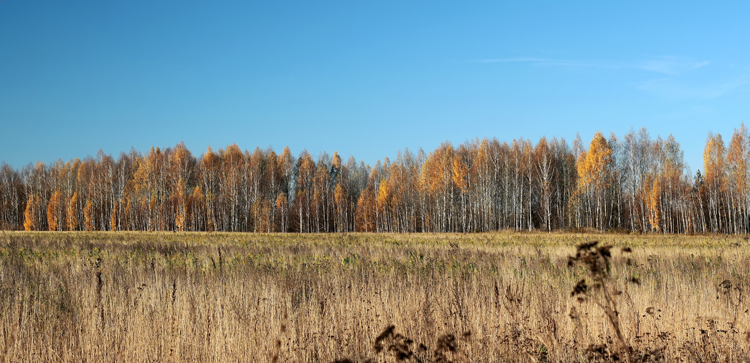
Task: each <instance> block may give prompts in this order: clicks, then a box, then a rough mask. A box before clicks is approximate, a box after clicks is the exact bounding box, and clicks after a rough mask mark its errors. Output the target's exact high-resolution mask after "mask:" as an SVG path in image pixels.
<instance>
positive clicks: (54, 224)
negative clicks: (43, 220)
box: [47, 190, 63, 231]
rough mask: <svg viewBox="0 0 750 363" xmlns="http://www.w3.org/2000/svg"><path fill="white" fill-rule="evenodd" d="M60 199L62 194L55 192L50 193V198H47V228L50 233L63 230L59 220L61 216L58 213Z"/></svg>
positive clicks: (61, 222)
mask: <svg viewBox="0 0 750 363" xmlns="http://www.w3.org/2000/svg"><path fill="white" fill-rule="evenodd" d="M61 198H62V193H60V191H59V190H57V191H55V192H54V193H52V196H51V197H50V198H49V203H47V226H48V229H49V230H50V231H57V230H58V229H59V230H62V228H63V221H62V220H61V217H62V216H61V215H60V214H59V213H58V212H59V211H58V209H59V207H60V199H61Z"/></svg>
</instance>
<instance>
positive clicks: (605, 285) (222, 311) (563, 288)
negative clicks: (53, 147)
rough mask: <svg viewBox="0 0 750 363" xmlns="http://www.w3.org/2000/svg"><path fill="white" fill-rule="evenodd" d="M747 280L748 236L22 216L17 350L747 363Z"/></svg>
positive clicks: (256, 358) (11, 242)
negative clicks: (213, 225)
mask: <svg viewBox="0 0 750 363" xmlns="http://www.w3.org/2000/svg"><path fill="white" fill-rule="evenodd" d="M591 241H598V242H599V243H598V244H596V245H593V244H588V245H583V246H582V247H580V246H581V245H582V244H585V243H587V242H591ZM577 246H579V247H577ZM607 246H612V247H611V248H610V247H607ZM748 288H750V242H748V241H747V240H746V239H744V238H741V237H735V236H709V237H706V236H701V237H691V236H643V235H599V234H545V233H493V234H467V235H459V234H418V235H416V234H414V235H410V234H392V235H391V234H385V235H383V234H319V235H315V234H312V235H300V234H290V235H287V234H270V235H269V234H237V233H233V234H230V233H226V234H220V233H211V234H209V233H185V234H180V233H124V232H118V233H105V232H101V233H82V232H81V233H60V232H57V233H39V232H37V233H21V232H13V233H9V232H5V233H3V234H0V361H2V362H58V361H62V362H178V361H196V362H396V361H405V362H469V361H471V362H516V361H520V362H544V361H547V362H585V361H627V360H630V361H632V362H640V361H648V362H651V361H665V362H676V361H684V362H700V361H705V362H742V361H745V360H746V359H748V357H750V319H749V318H750V315H749V314H750V313H748V309H750V306H749V304H748V302H747V297H746V295H745V293H744V291H745V290H746V289H748Z"/></svg>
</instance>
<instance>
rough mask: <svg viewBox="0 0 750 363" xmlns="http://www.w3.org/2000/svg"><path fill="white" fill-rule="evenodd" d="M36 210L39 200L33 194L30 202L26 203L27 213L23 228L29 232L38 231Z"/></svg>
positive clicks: (24, 214) (24, 215)
mask: <svg viewBox="0 0 750 363" xmlns="http://www.w3.org/2000/svg"><path fill="white" fill-rule="evenodd" d="M36 209H37V198H36V197H34V195H33V194H31V195H29V200H28V202H26V211H24V213H23V228H24V229H25V230H27V231H36V230H37V228H38V226H37V223H36Z"/></svg>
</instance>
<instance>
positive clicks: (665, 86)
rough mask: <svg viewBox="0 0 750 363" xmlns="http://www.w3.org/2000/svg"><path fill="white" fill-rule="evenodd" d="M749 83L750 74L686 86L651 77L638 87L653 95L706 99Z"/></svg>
mask: <svg viewBox="0 0 750 363" xmlns="http://www.w3.org/2000/svg"><path fill="white" fill-rule="evenodd" d="M749 83H750V76H747V75H745V76H741V77H737V78H735V79H733V80H730V81H727V82H722V83H717V84H712V85H705V86H688V85H685V84H682V83H680V82H677V81H675V80H672V79H653V80H650V81H646V82H642V83H640V84H639V85H638V88H639V89H642V90H644V91H647V92H650V93H653V94H655V95H658V96H661V97H666V98H671V99H699V100H707V99H711V98H717V97H720V96H721V95H723V94H725V93H727V92H729V91H731V90H733V89H736V88H739V87H742V86H744V85H746V84H749Z"/></svg>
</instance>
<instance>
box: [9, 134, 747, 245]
mask: <svg viewBox="0 0 750 363" xmlns="http://www.w3.org/2000/svg"><path fill="white" fill-rule="evenodd" d="M703 162H704V165H703V173H701V172H700V171H698V172H697V173H695V174H694V175H693V174H692V173H691V172H690V169H689V168H688V166H687V165H686V164H685V162H684V160H683V152H682V150H681V149H680V144H679V143H677V141H675V139H674V137H672V136H671V135H670V136H669V137H667V138H666V139H662V138H661V137H656V138H651V136H650V135H649V133H648V131H647V130H646V129H641V130H639V131H638V132H636V131H633V130H631V131H630V132H629V133H628V134H627V135H625V136H624V137H622V138H618V137H617V136H616V135H614V134H611V135H610V136H609V138H605V136H604V135H602V133H600V132H597V133H596V134H595V135H594V137H593V139H592V141H591V143H590V144H589V145H588V148H587V147H586V145H584V144H583V142H582V141H581V138H580V136H579V137H577V138H576V139H575V140H574V141H573V142H572V144H568V143H567V142H566V141H565V140H564V139H557V138H552V139H547V138H545V137H542V138H541V139H540V140H539V141H538V142H537V143H536V144H533V143H532V142H531V141H529V140H523V139H517V140H513V141H511V142H510V143H508V142H500V141H498V140H497V139H495V138H493V139H486V138H485V139H482V140H478V139H475V140H472V141H467V142H465V143H462V144H460V145H458V146H453V145H452V144H451V143H449V142H445V143H443V144H441V145H440V146H439V147H438V148H437V149H435V150H433V151H431V152H430V153H426V152H424V151H423V150H421V149H420V150H419V151H418V152H416V153H412V152H411V151H409V150H408V149H406V150H404V151H403V152H399V154H398V156H397V157H396V159H395V160H392V161H391V160H389V159H388V158H385V159H384V161H383V162H381V161H378V162H377V163H376V164H375V165H374V166H370V165H368V164H365V163H364V162H362V161H360V162H357V161H356V160H355V159H354V158H353V157H350V158H349V159H348V160H347V161H346V162H343V161H342V159H341V157H340V156H339V155H338V154H337V153H334V154H333V156H330V155H329V154H327V153H325V152H324V153H321V154H320V155H319V156H318V157H317V159H316V158H313V156H312V155H310V154H309V153H308V152H306V151H303V152H302V153H301V154H300V155H299V156H297V157H295V156H293V155H292V154H291V152H290V151H289V148H288V147H287V148H285V149H284V150H283V151H282V153H281V154H277V153H276V152H275V151H274V150H273V149H271V148H269V149H266V150H261V149H260V148H256V149H255V150H254V151H253V152H248V151H244V152H243V151H242V150H241V149H240V148H239V147H238V146H237V145H236V144H233V145H230V146H228V147H226V148H225V149H220V150H218V151H214V150H213V149H211V148H210V147H209V148H208V150H207V151H206V152H205V153H204V154H203V155H200V156H199V157H195V156H194V155H193V154H192V153H191V152H190V150H188V149H187V147H186V146H185V145H184V143H180V144H178V145H176V146H175V147H172V148H166V149H159V148H158V147H157V148H151V150H149V151H148V152H147V153H145V154H142V153H141V152H138V151H136V150H131V151H130V152H129V153H121V154H120V155H119V157H118V158H117V159H114V158H113V157H112V156H110V155H106V154H105V153H103V152H102V151H100V152H99V153H98V154H97V155H96V157H95V158H93V157H87V158H85V159H83V160H80V159H75V160H71V161H68V162H63V161H62V160H58V161H57V162H55V163H54V164H50V165H47V164H45V163H41V162H38V163H36V165H31V164H29V165H28V166H25V167H22V168H21V169H20V170H16V169H14V168H12V167H11V166H10V165H7V164H5V163H4V162H3V163H2V165H0V229H3V230H27V231H37V230H39V231H123V230H128V231H250V232H302V233H307V232H353V231H362V232H400V233H406V232H484V231H496V230H504V229H511V230H541V231H548V232H551V231H556V230H596V231H621V232H634V233H648V232H650V233H679V234H695V233H734V234H739V233H747V232H748V229H750V219H749V218H750V216H749V215H748V214H749V207H750V190H749V189H748V187H749V186H750V178H748V177H749V176H750V168H749V166H750V165H749V163H750V136H749V135H748V131H747V129H746V128H745V126H744V125H742V126H741V127H740V128H738V129H735V130H734V132H733V134H732V138H731V140H730V142H729V145H728V147H727V146H726V145H725V143H724V141H723V139H722V137H721V135H719V134H716V135H714V134H709V136H708V138H707V141H706V145H705V148H704V152H703Z"/></svg>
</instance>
